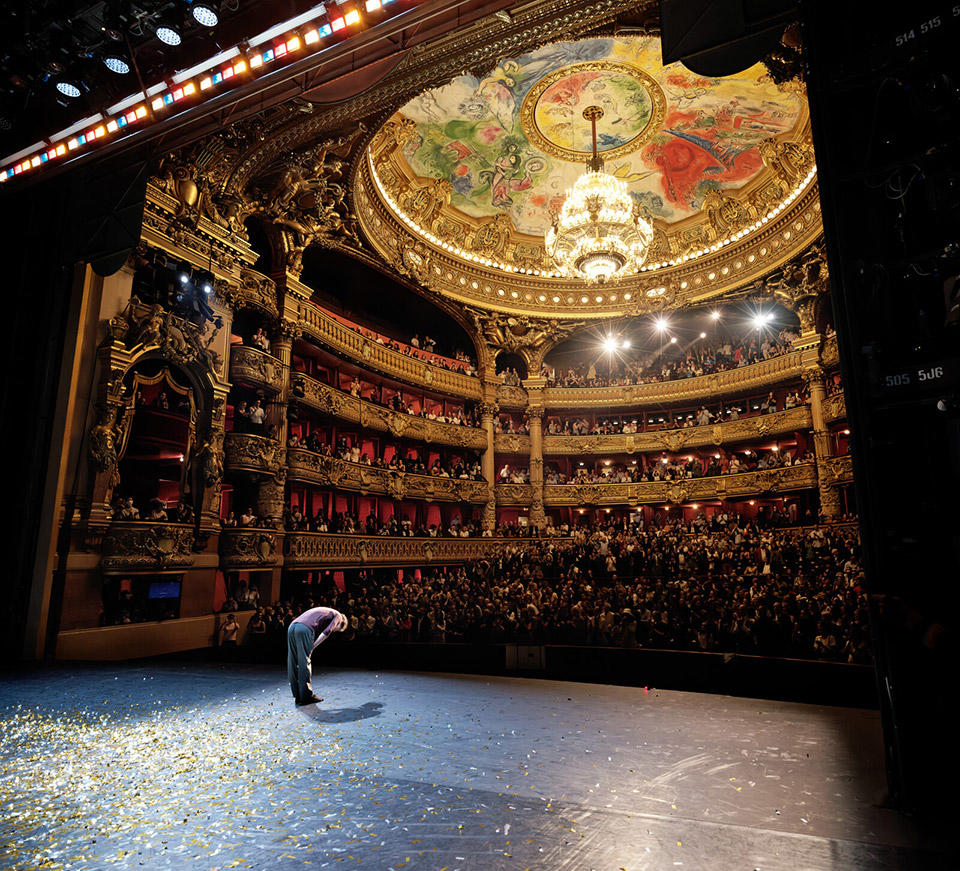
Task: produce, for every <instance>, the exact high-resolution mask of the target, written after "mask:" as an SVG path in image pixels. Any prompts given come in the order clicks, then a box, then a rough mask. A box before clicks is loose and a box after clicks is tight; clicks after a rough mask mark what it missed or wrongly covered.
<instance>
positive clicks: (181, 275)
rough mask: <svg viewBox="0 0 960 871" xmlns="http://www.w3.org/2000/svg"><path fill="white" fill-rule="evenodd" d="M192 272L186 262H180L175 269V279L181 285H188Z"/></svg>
mask: <svg viewBox="0 0 960 871" xmlns="http://www.w3.org/2000/svg"><path fill="white" fill-rule="evenodd" d="M192 272H193V270H192V269H191V268H190V264H189V263H187V261H186V260H181V261H180V265H179V266H178V267H177V279H178V280H179V282H180V283H181V284H189V282H190V275H191V273H192Z"/></svg>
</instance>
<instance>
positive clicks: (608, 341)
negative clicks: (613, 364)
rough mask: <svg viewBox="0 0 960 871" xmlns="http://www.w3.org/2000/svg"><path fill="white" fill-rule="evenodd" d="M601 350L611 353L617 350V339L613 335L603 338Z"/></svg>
mask: <svg viewBox="0 0 960 871" xmlns="http://www.w3.org/2000/svg"><path fill="white" fill-rule="evenodd" d="M603 350H604V351H606V352H607V353H608V354H612V353H613V352H614V351H616V350H617V340H616V339H615V338H614V337H613V336H607V337H606V338H605V339H604V340H603Z"/></svg>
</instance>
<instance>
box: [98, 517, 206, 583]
mask: <svg viewBox="0 0 960 871" xmlns="http://www.w3.org/2000/svg"><path fill="white" fill-rule="evenodd" d="M193 544H194V531H193V526H190V525H185V524H179V523H147V522H137V523H134V522H131V523H123V522H117V523H112V524H111V525H110V527H109V528H108V529H107V531H106V532H105V533H104V536H103V545H102V550H101V553H102V558H101V561H100V565H101V568H102V569H103V571H104V572H106V573H108V574H116V573H118V572H126V571H149V570H151V569H153V570H155V571H166V570H169V569H178V568H179V569H182V568H189V567H190V566H192V565H193V562H194V552H193Z"/></svg>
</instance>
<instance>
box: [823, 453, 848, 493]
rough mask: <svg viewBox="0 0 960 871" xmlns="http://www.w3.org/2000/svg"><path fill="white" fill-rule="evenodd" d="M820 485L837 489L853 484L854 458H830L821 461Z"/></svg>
mask: <svg viewBox="0 0 960 871" xmlns="http://www.w3.org/2000/svg"><path fill="white" fill-rule="evenodd" d="M819 468H820V483H822V484H824V485H827V486H830V487H835V486H838V485H843V484H852V483H853V457H851V456H850V455H849V454H847V455H846V456H843V457H829V458H824V459H821V460H820V463H819Z"/></svg>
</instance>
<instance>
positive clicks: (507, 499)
mask: <svg viewBox="0 0 960 871" xmlns="http://www.w3.org/2000/svg"><path fill="white" fill-rule="evenodd" d="M494 489H495V490H496V494H497V505H498V506H500V505H531V504H532V503H533V485H532V484H497V486H496V487H495V488H494Z"/></svg>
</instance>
